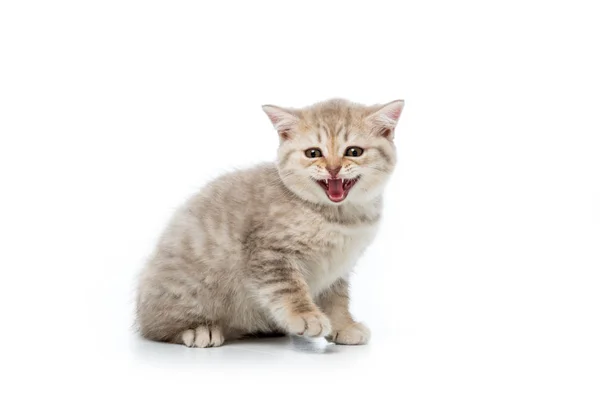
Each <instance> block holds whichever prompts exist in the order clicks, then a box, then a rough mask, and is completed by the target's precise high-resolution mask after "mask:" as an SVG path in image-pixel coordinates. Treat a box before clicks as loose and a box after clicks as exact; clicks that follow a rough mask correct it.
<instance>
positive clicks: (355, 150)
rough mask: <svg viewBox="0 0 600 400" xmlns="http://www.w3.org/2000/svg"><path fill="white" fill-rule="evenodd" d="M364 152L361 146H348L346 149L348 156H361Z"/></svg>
mask: <svg viewBox="0 0 600 400" xmlns="http://www.w3.org/2000/svg"><path fill="white" fill-rule="evenodd" d="M362 153H364V150H363V149H361V148H360V147H348V148H347V149H346V154H345V155H346V157H360V156H362Z"/></svg>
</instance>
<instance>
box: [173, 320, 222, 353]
mask: <svg viewBox="0 0 600 400" xmlns="http://www.w3.org/2000/svg"><path fill="white" fill-rule="evenodd" d="M224 340H225V339H224V338H223V334H222V332H221V329H220V328H219V327H217V326H206V325H200V326H199V327H197V328H196V329H188V330H186V331H183V332H182V333H181V342H182V343H183V344H184V345H186V346H187V347H202V348H204V347H219V346H221V345H222V344H223V341H224Z"/></svg>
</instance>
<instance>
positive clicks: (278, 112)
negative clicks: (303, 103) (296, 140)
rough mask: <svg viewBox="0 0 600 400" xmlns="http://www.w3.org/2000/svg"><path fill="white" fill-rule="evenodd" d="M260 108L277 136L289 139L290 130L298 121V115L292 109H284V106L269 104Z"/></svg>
mask: <svg viewBox="0 0 600 400" xmlns="http://www.w3.org/2000/svg"><path fill="white" fill-rule="evenodd" d="M262 109H263V111H264V112H265V114H267V116H268V117H269V119H270V120H271V123H272V124H273V126H274V127H275V129H276V130H277V132H278V133H279V136H280V137H281V138H282V139H289V138H290V131H291V130H292V128H293V127H294V126H295V125H296V124H297V123H298V121H299V118H298V116H297V115H295V114H294V112H293V111H292V110H286V109H285V108H281V107H277V106H272V105H270V104H267V105H264V106H262Z"/></svg>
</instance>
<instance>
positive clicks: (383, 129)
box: [367, 100, 404, 139]
mask: <svg viewBox="0 0 600 400" xmlns="http://www.w3.org/2000/svg"><path fill="white" fill-rule="evenodd" d="M403 108H404V100H394V101H392V102H390V103H387V104H384V105H383V106H381V107H379V108H378V109H377V111H375V112H373V113H372V114H371V115H369V116H368V117H367V120H368V121H370V122H371V123H372V124H373V125H374V127H375V129H374V130H375V132H376V133H377V134H379V135H381V136H383V137H385V138H389V139H393V138H394V129H395V128H396V125H397V124H398V119H399V118H400V114H401V113H402V109H403Z"/></svg>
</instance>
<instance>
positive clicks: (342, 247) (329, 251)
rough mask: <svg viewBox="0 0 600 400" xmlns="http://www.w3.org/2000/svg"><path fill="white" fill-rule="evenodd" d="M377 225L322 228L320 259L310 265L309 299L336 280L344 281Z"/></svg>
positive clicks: (373, 234)
mask: <svg viewBox="0 0 600 400" xmlns="http://www.w3.org/2000/svg"><path fill="white" fill-rule="evenodd" d="M377 228H378V224H371V225H359V226H352V227H347V226H343V225H339V224H326V226H325V227H324V229H323V230H322V231H321V232H319V234H318V237H319V239H320V241H321V243H322V244H323V247H322V249H321V257H318V259H317V260H315V263H314V264H312V265H310V266H309V267H310V271H309V274H310V275H309V276H308V277H307V280H308V284H309V287H310V290H311V293H312V295H313V296H316V295H318V294H319V293H321V292H322V291H323V290H325V289H327V288H328V287H329V286H331V284H333V283H334V282H335V281H336V280H338V279H339V278H342V277H347V276H348V275H349V274H350V272H351V271H352V269H353V268H354V265H355V264H356V262H357V260H358V258H359V257H360V256H361V255H362V253H363V252H364V251H365V249H366V248H367V246H368V245H369V244H370V243H371V242H372V241H373V238H374V237H375V234H376V233H377Z"/></svg>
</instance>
